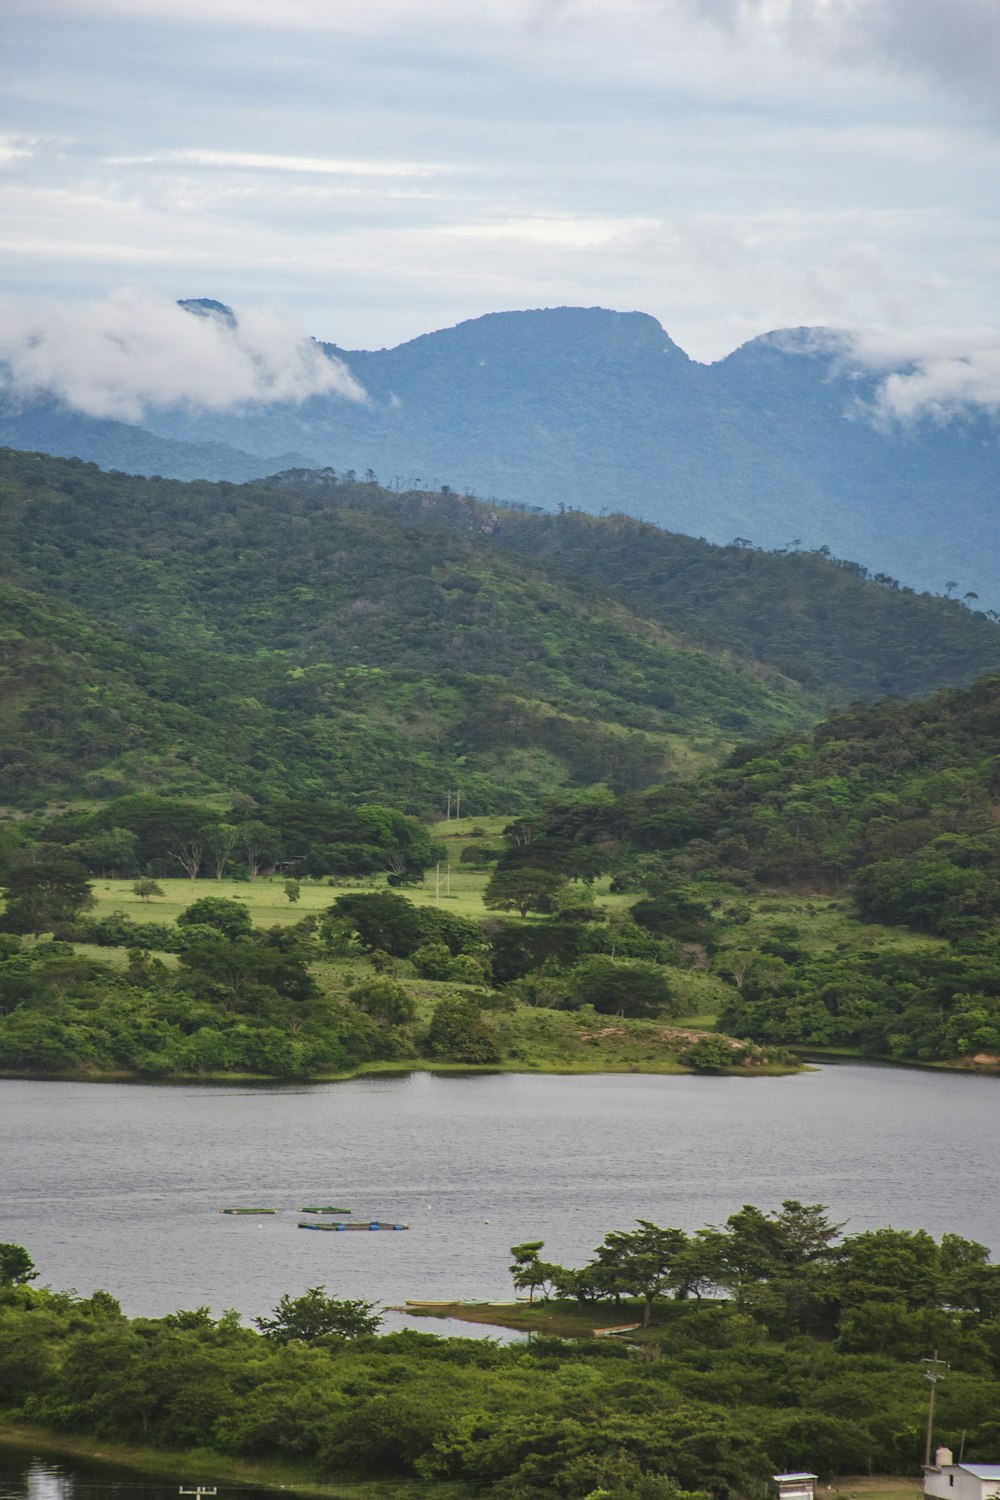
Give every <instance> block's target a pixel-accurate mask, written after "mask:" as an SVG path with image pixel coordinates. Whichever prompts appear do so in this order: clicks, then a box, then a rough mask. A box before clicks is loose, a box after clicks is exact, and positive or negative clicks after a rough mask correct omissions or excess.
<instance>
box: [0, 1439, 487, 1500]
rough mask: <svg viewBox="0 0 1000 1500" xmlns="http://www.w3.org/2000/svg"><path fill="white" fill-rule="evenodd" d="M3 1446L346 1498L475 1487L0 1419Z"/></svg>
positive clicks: (205, 1480)
mask: <svg viewBox="0 0 1000 1500" xmlns="http://www.w3.org/2000/svg"><path fill="white" fill-rule="evenodd" d="M0 1444H2V1445H4V1446H5V1447H10V1448H15V1449H20V1450H22V1451H25V1452H29V1453H32V1454H46V1455H48V1456H50V1457H52V1458H76V1459H81V1460H84V1461H89V1462H93V1463H102V1464H114V1465H116V1466H120V1467H121V1468H124V1469H137V1470H139V1471H140V1472H142V1473H146V1474H155V1475H162V1476H163V1477H165V1478H170V1479H173V1480H179V1481H181V1482H187V1483H195V1482H196V1483H198V1484H231V1485H241V1486H245V1485H247V1486H255V1487H258V1488H260V1489H273V1490H294V1491H296V1492H297V1493H298V1494H300V1495H318V1496H331V1497H343V1500H411V1497H412V1500H416V1497H417V1496H426V1495H428V1494H430V1493H433V1494H434V1496H435V1500H466V1497H467V1496H469V1495H471V1494H472V1493H473V1491H472V1489H471V1487H469V1486H466V1485H461V1484H455V1483H451V1482H447V1483H446V1482H443V1481H441V1482H437V1483H434V1484H430V1483H418V1482H416V1481H409V1482H408V1481H406V1480H391V1479H379V1480H356V1481H345V1480H339V1481H337V1482H336V1483H332V1482H327V1481H325V1480H320V1479H317V1477H316V1475H315V1473H314V1472H313V1471H311V1470H310V1469H308V1468H307V1467H306V1466H305V1465H295V1464H280V1463H274V1462H261V1461H259V1460H258V1461H251V1460H249V1459H239V1458H230V1457H228V1456H227V1455H226V1454H224V1453H216V1452H214V1451H212V1450H211V1449H208V1448H192V1449H190V1450H187V1451H177V1452H164V1451H163V1450H162V1449H159V1448H145V1447H137V1446H134V1445H133V1444H130V1443H109V1442H108V1441H106V1440H105V1439H98V1438H88V1437H83V1436H81V1435H80V1434H79V1433H67V1432H49V1431H47V1430H46V1429H45V1428H44V1427H33V1426H26V1425H24V1424H22V1423H16V1424H8V1423H5V1422H3V1421H2V1420H0Z"/></svg>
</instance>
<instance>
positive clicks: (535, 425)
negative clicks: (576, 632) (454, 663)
mask: <svg viewBox="0 0 1000 1500" xmlns="http://www.w3.org/2000/svg"><path fill="white" fill-rule="evenodd" d="M191 305H192V308H194V307H196V306H201V307H203V308H207V309H209V310H210V311H212V312H213V313H215V312H216V310H219V309H220V311H219V312H218V315H219V316H222V315H226V316H232V315H231V314H230V313H229V310H228V309H226V308H224V307H222V305H221V304H215V303H210V302H207V301H204V300H203V299H202V300H201V301H197V300H196V302H194V303H192V304H191ZM321 347H322V348H324V349H325V350H326V352H327V353H328V354H330V355H331V356H333V357H335V358H337V359H339V360H341V361H342V362H343V363H344V364H345V365H346V366H347V368H348V369H349V371H350V372H351V374H352V375H353V377H354V378H355V380H356V381H357V382H358V383H359V384H360V385H361V386H362V387H363V388H364V391H365V392H366V394H367V400H365V401H361V402H358V401H348V400H345V399H343V397H341V396H336V395H324V396H314V397H311V398H309V399H308V400H306V401H305V402H303V403H301V404H298V405H290V404H287V403H286V404H274V405H266V406H265V405H257V406H254V407H252V408H243V409H238V410H237V409H230V410H223V411H214V412H210V411H207V410H204V409H197V408H195V409H192V408H189V407H187V406H185V407H180V406H174V407H170V408H168V409H159V410H155V411H149V412H147V414H146V417H145V420H144V424H143V425H142V426H137V425H129V424H127V423H121V422H114V421H108V420H96V419H93V418H89V417H85V416H82V415H81V414H80V413H78V412H72V411H69V410H67V409H66V408H65V407H62V406H60V405H59V403H58V402H56V401H54V400H50V399H40V400H35V401H28V402H25V401H23V400H21V399H13V398H11V397H10V396H8V399H7V401H6V404H5V405H4V406H3V408H2V409H0V441H2V442H5V443H8V444H10V445H12V446H16V447H20V448H35V449H39V450H40V451H43V452H50V453H57V454H63V455H73V456H78V457H83V458H87V459H90V460H92V461H95V462H98V463H100V464H101V465H102V466H104V467H113V468H120V469H125V470H127V471H130V472H136V473H147V474H151V473H159V474H162V475H164V476H172V477H178V478H187V479H192V478H198V477H206V478H226V479H229V480H236V481H244V480H247V479H250V478H253V477H255V476H258V475H262V474H267V473H273V472H276V471H278V470H282V469H287V468H289V467H291V466H298V467H313V466H315V467H324V466H330V467H333V468H334V469H335V470H337V471H338V472H339V473H340V474H341V475H344V474H351V473H356V474H365V473H366V472H367V473H369V474H370V475H377V476H378V477H379V479H380V480H381V482H382V483H383V485H385V486H386V487H387V488H389V489H390V490H393V491H404V490H418V491H422V492H427V491H430V490H436V489H440V488H441V487H442V486H448V487H449V488H451V489H455V490H458V491H460V492H462V493H466V494H472V495H479V496H486V497H500V498H501V499H503V500H513V501H517V502H521V503H523V504H527V505H531V506H538V507H540V508H542V509H544V510H549V511H555V510H557V509H558V508H559V507H560V506H562V507H571V508H576V509H581V510H583V511H587V512H590V513H597V514H600V513H606V512H623V513H624V514H626V515H630V516H633V517H637V518H639V519H645V520H647V521H651V522H655V523H656V524H657V525H659V526H661V527H665V528H667V529H669V530H670V531H672V532H680V533H685V534H688V535H690V536H694V537H703V538H706V539H707V540H709V541H714V542H717V543H728V542H730V541H732V540H734V539H737V538H738V539H741V541H742V542H743V543H747V542H749V543H752V544H753V545H754V546H756V547H762V548H767V549H786V548H787V549H792V550H795V549H797V548H799V547H802V548H805V549H807V550H818V549H821V548H826V549H828V550H829V551H831V552H832V553H833V554H835V555H836V556H838V557H841V558H846V559H849V560H857V561H858V562H860V563H862V564H864V565H865V566H866V567H867V568H868V569H869V570H870V571H871V572H872V573H873V574H880V575H882V576H883V577H887V578H892V579H899V580H901V581H902V582H904V583H906V584H909V585H912V586H914V587H916V588H919V589H925V590H930V591H931V592H934V593H941V592H950V591H952V590H955V591H957V592H958V593H959V594H960V595H962V596H966V597H968V599H969V602H970V603H978V605H979V607H980V608H983V607H990V606H992V607H997V606H1000V504H998V500H1000V495H998V488H1000V484H998V473H1000V465H998V457H1000V423H998V422H997V420H996V419H995V418H993V417H990V416H988V415H986V414H984V413H982V412H979V413H978V414H977V413H976V412H975V411H972V410H970V411H969V413H968V414H966V415H960V414H953V415H951V416H950V418H949V419H948V420H944V419H942V418H941V417H940V415H939V416H938V417H936V418H932V417H931V416H925V417H921V418H914V419H912V420H909V421H907V422H905V423H904V422H900V421H898V420H896V419H892V418H889V417H887V416H886V415H885V413H884V411H882V410H881V409H880V408H879V405H878V394H879V387H880V378H881V377H880V376H879V375H878V374H877V373H875V372H873V371H871V370H868V369H866V368H864V367H863V366H862V365H861V363H860V362H859V361H858V359H856V358H855V357H854V356H853V355H852V353H851V344H850V341H849V340H848V339H847V338H846V337H844V336H840V335H837V334H835V333H831V332H828V331H815V330H814V331H808V330H797V331H793V332H787V331H786V332H784V333H771V334H767V335H764V336H762V337H760V338H756V339H754V340H752V341H751V342H750V343H748V344H745V345H744V346H743V347H742V348H740V349H737V350H736V351H735V352H734V353H732V354H730V355H729V356H728V357H727V358H726V359H723V360H720V361H718V362H717V363H715V364H710V365H703V364H699V363H697V362H695V361H693V360H691V359H689V358H688V357H687V355H686V354H684V352H683V351H682V350H681V349H680V348H678V346H677V345H676V344H675V343H673V341H672V340H671V339H670V338H669V337H668V335H667V334H666V333H665V332H664V330H663V328H662V327H661V326H660V324H659V323H658V322H657V321H656V320H655V319H654V318H652V317H649V316H647V315H646V314H643V313H639V312H627V313H620V312H611V311H607V310H605V309H602V308H556V309H543V310H536V311H526V312H505V313H493V314H488V315H487V316H485V317H481V318H476V319H473V320H471V321H469V322H465V323H461V324H459V325H458V326H457V327H454V328H449V329H444V330H440V331H438V332H435V333H429V334H426V335H424V336H422V337H420V338H416V339H413V340H411V341H409V342H408V343H405V344H402V345H400V346H398V347H397V348H393V349H382V350H378V351H361V350H347V349H342V348H339V347H338V346H336V345H334V344H326V345H322V346H321Z"/></svg>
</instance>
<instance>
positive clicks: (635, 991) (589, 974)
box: [571, 956, 678, 1016]
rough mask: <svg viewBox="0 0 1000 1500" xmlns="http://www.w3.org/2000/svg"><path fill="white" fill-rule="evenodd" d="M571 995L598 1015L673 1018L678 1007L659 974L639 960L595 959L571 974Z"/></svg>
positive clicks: (588, 960) (581, 965)
mask: <svg viewBox="0 0 1000 1500" xmlns="http://www.w3.org/2000/svg"><path fill="white" fill-rule="evenodd" d="M571 985H572V995H573V998H574V1000H575V1002H576V1003H577V1004H578V1005H592V1006H593V1007H594V1009H595V1010H596V1011H598V1012H599V1013H600V1014H601V1015H622V1016H658V1015H677V1014H678V1005H677V1000H676V997H675V996H674V995H672V994H671V991H670V986H669V984H668V983H667V979H666V976H665V974H664V973H663V970H662V969H661V968H658V967H657V966H656V965H655V964H649V963H643V962H642V960H640V959H616V958H604V957H600V956H595V957H594V958H588V959H587V961H586V962H585V963H582V964H580V965H579V967H578V968H576V969H574V970H573V973H572V976H571Z"/></svg>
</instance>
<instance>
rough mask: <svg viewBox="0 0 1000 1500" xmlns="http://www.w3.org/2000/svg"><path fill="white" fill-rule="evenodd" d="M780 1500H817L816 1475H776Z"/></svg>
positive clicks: (775, 1479) (775, 1480)
mask: <svg viewBox="0 0 1000 1500" xmlns="http://www.w3.org/2000/svg"><path fill="white" fill-rule="evenodd" d="M772 1477H773V1479H774V1482H775V1484H776V1485H777V1487H778V1500H815V1494H816V1479H817V1475H815V1474H775V1475H773V1476H772Z"/></svg>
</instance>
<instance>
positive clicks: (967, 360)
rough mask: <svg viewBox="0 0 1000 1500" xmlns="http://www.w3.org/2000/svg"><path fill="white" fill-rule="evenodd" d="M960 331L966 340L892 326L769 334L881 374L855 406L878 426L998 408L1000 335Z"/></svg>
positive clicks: (791, 347)
mask: <svg viewBox="0 0 1000 1500" xmlns="http://www.w3.org/2000/svg"><path fill="white" fill-rule="evenodd" d="M960 337H961V338H964V339H965V340H966V342H965V345H964V347H962V345H961V343H960V342H959V340H958V339H957V338H956V336H955V335H954V334H951V335H945V334H940V333H939V334H937V335H936V336H935V335H934V334H933V333H932V334H926V333H925V334H924V335H923V336H922V337H921V338H920V339H919V340H918V339H917V338H915V337H914V335H913V334H912V333H911V334H910V335H909V336H901V335H900V334H898V333H895V332H892V331H891V330H888V329H861V330H856V331H855V332H853V333H849V332H846V331H844V330H842V329H834V328H791V329H782V330H781V331H779V332H777V333H773V334H770V335H769V339H770V342H771V343H773V344H774V345H775V346H776V347H777V348H779V349H782V350H784V352H785V353H787V354H804V355H821V356H822V355H825V356H828V357H829V358H830V359H831V360H832V361H833V362H834V366H835V367H837V368H839V369H841V370H846V371H848V372H850V371H858V372H864V373H866V374H869V375H874V376H876V377H878V383H877V385H876V387H875V394H874V398H873V399H872V400H871V401H870V402H868V401H861V400H859V401H858V403H857V406H856V408H855V411H856V413H857V414H858V415H860V416H863V417H867V418H868V419H869V420H871V421H873V422H874V423H875V424H876V425H877V426H888V425H890V424H892V423H893V422H900V423H909V422H915V421H919V420H920V419H921V418H928V419H930V420H931V421H936V422H942V423H943V422H949V421H951V419H952V418H954V417H961V416H970V415H974V414H976V413H977V412H984V413H987V414H991V415H992V414H996V413H998V412H1000V341H998V340H997V338H996V335H995V334H993V335H992V336H991V335H990V334H989V333H984V332H982V331H979V332H978V333H977V332H974V331H970V332H967V333H966V334H964V335H961V336H960Z"/></svg>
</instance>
